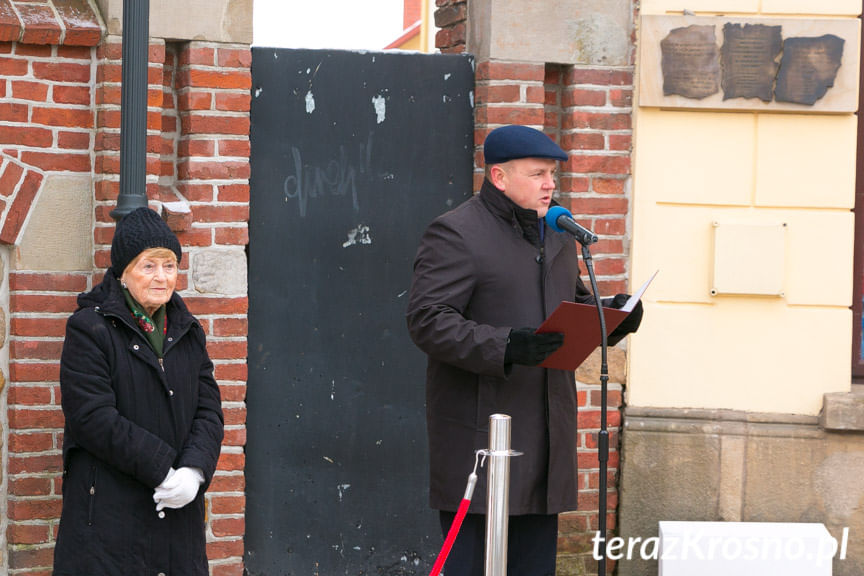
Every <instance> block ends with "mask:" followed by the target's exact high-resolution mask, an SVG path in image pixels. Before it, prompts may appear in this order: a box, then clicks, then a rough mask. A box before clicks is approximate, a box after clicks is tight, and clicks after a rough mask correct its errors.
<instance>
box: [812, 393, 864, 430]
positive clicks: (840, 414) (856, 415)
mask: <svg viewBox="0 0 864 576" xmlns="http://www.w3.org/2000/svg"><path fill="white" fill-rule="evenodd" d="M819 423H820V425H821V426H822V428H824V429H825V430H838V431H840V430H849V431H851V430H856V431H859V432H861V431H864V393H861V392H833V393H831V394H825V396H824V404H823V405H822V414H821V415H820V422H819Z"/></svg>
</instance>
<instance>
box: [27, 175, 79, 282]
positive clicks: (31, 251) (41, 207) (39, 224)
mask: <svg viewBox="0 0 864 576" xmlns="http://www.w3.org/2000/svg"><path fill="white" fill-rule="evenodd" d="M91 186H92V184H91V180H90V176H82V175H71V176H70V175H52V176H48V177H47V178H46V179H45V181H44V183H43V185H42V191H41V192H40V194H39V196H38V197H37V200H36V202H35V203H34V205H33V206H32V207H31V209H30V215H29V219H28V220H27V222H26V223H25V227H24V230H23V232H22V233H21V237H20V241H19V246H18V250H17V251H16V262H15V267H16V268H17V269H19V270H33V271H40V270H45V271H52V272H56V271H67V270H68V271H72V270H90V269H92V268H93V192H92V190H91Z"/></svg>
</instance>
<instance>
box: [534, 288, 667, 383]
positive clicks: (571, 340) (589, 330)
mask: <svg viewBox="0 0 864 576" xmlns="http://www.w3.org/2000/svg"><path fill="white" fill-rule="evenodd" d="M656 275H657V272H654V274H652V275H651V278H649V279H648V280H647V281H646V282H645V283H644V284H643V285H642V286H641V287H640V288H639V290H637V291H636V293H634V294H633V295H632V296H631V297H630V299H629V300H627V303H626V304H624V306H623V307H621V308H606V307H605V306H604V307H603V317H604V318H605V319H606V336H609V334H611V333H612V331H613V330H615V328H617V327H618V325H619V324H621V322H623V321H624V318H626V317H627V315H628V314H630V312H632V311H633V308H635V307H636V304H637V303H638V302H639V300H640V299H641V298H642V294H644V293H645V290H646V289H647V288H648V285H649V284H650V283H651V281H652V280H654V276H656ZM543 332H562V333H563V334H564V344H563V345H562V346H561V348H559V349H558V350H556V351H555V352H553V353H552V354H551V355H549V357H548V358H546V360H544V361H543V363H542V364H540V365H541V366H543V367H544V368H557V369H558V370H576V368H578V367H579V365H580V364H582V362H584V361H585V359H586V358H587V357H588V356H589V355H590V354H591V353H592V352H593V351H594V349H595V348H597V347H598V346H600V318H599V317H598V315H597V306H595V305H594V304H579V303H577V302H561V304H560V305H558V307H557V308H556V309H555V311H554V312H552V314H551V315H550V316H549V317H548V318H547V319H546V321H545V322H543V324H541V325H540V327H539V328H538V329H537V333H538V334H541V333H543Z"/></svg>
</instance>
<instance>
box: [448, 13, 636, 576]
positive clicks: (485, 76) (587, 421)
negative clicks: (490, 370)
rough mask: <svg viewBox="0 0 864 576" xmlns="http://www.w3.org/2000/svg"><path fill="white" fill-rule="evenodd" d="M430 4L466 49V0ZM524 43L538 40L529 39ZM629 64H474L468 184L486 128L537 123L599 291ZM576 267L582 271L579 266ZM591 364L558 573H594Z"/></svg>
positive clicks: (621, 171) (610, 503)
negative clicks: (558, 151) (588, 243)
mask: <svg viewBox="0 0 864 576" xmlns="http://www.w3.org/2000/svg"><path fill="white" fill-rule="evenodd" d="M436 5H437V7H438V8H437V11H436V14H435V21H436V24H437V25H438V26H439V27H441V28H442V29H441V30H440V31H439V32H438V35H437V36H436V46H437V47H438V48H439V49H440V50H441V51H442V52H464V51H465V49H466V48H465V45H466V37H465V34H466V19H467V11H466V2H464V1H459V0H437V2H436ZM529 41H542V39H536V38H535V39H531V38H526V42H529ZM632 64H633V63H632V61H631V62H630V64H629V65H628V66H620V67H613V66H608V67H607V66H588V65H584V66H583V65H560V64H551V63H545V64H544V63H535V62H520V61H503V60H496V59H486V60H480V61H478V62H477V63H476V70H477V73H476V86H475V115H474V122H475V132H474V134H475V146H476V149H475V156H474V168H475V173H474V176H475V177H474V188H475V191H476V190H478V189H479V187H480V185H481V183H482V181H483V154H482V144H483V140H484V139H485V138H486V135H487V134H488V133H489V132H490V131H491V130H492V129H494V128H496V127H498V126H501V125H504V124H523V125H528V126H532V127H534V128H538V129H542V130H544V131H545V132H546V133H547V134H548V135H549V136H550V137H551V138H553V139H554V140H555V141H556V142H558V143H559V144H560V145H561V147H562V148H563V149H564V150H565V151H567V153H568V156H569V159H568V161H566V162H563V163H561V165H560V173H559V194H558V198H557V199H558V201H559V202H560V203H561V204H562V205H564V206H565V207H567V208H568V209H570V210H571V211H572V212H573V215H574V217H575V219H576V220H577V221H579V222H580V223H581V224H583V225H585V226H587V227H588V228H590V229H592V230H594V231H595V232H596V233H597V234H598V235H599V236H600V242H599V243H598V244H596V245H595V246H592V251H591V252H592V255H593V257H594V268H595V272H596V274H597V280H598V284H599V290H600V293H601V295H602V296H610V295H614V294H616V293H619V292H625V291H626V289H627V262H628V243H629V235H628V218H629V210H630V166H631V150H630V147H631V139H632V126H631V122H632V93H633V65H632ZM582 271H583V275H584V274H586V270H585V268H584V265H582ZM584 279H585V281H586V283H587V277H585V278H584ZM592 362H593V361H592V359H589V361H587V362H586V366H584V367H583V368H582V369H580V371H578V372H577V387H578V395H579V415H578V419H579V420H578V421H579V438H578V443H579V446H578V447H579V469H580V472H579V475H580V478H579V502H580V505H579V509H578V510H577V511H574V512H572V513H568V514H562V515H561V517H560V524H559V550H558V553H559V572H563V573H568V574H570V573H574V574H596V571H597V563H596V561H594V560H593V558H592V543H591V539H592V538H593V537H594V535H595V533H596V530H597V529H598V528H599V521H598V520H599V519H598V499H599V462H598V460H597V436H598V431H599V428H600V385H599V374H598V373H597V371H596V366H594V365H593V364H592ZM610 363H611V364H612V365H613V370H612V374H611V376H612V380H611V381H610V382H611V383H610V386H609V389H610V392H609V397H608V411H607V418H608V430H609V434H610V455H609V462H608V464H609V470H608V497H607V511H608V516H607V527H608V529H609V530H610V531H611V530H614V529H615V521H616V506H617V501H618V499H617V485H618V467H619V453H618V447H619V431H620V425H621V406H622V384H623V379H624V378H623V363H624V352H623V350H621V349H619V348H616V349H614V350H612V351H610ZM607 568H608V569H610V570H611V569H612V568H614V562H607Z"/></svg>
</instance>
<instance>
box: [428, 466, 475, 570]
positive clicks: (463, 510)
mask: <svg viewBox="0 0 864 576" xmlns="http://www.w3.org/2000/svg"><path fill="white" fill-rule="evenodd" d="M475 468H476V465H475ZM476 484H477V474H476V473H474V472H472V473H471V475H470V476H468V485H467V486H466V487H465V496H464V497H463V498H462V502H460V503H459V509H458V510H457V511H456V517H455V518H453V524H451V525H450V530H449V531H448V532H447V538H445V539H444V546H442V547H441V551H440V552H439V553H438V558H436V559H435V564H434V565H433V566H432V572H430V573H429V576H438V575H439V574H441V569H442V568H444V562H446V561H447V556H449V555H450V550H451V549H452V548H453V542H455V541H456V536H457V535H458V534H459V529H460V528H461V527H462V521H463V520H464V519H465V514H467V513H468V506H469V505H470V504H471V496H472V495H473V494H474V486H475V485H476Z"/></svg>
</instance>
